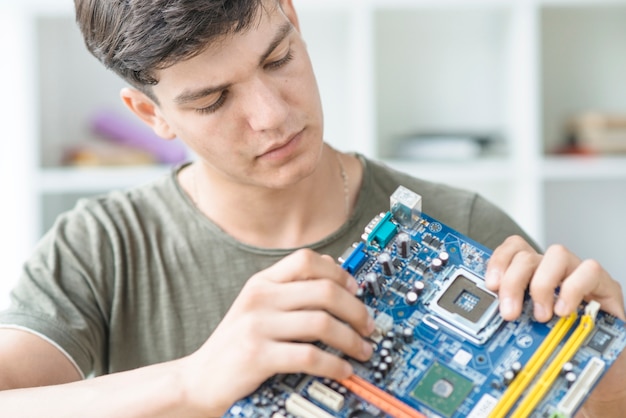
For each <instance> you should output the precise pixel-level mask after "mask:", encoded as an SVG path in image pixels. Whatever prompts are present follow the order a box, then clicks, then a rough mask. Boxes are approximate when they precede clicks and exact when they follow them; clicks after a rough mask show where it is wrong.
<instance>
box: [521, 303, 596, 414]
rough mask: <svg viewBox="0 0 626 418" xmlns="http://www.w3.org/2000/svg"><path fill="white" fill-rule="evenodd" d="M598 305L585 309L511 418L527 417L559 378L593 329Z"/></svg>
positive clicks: (591, 304) (594, 304) (590, 305)
mask: <svg viewBox="0 0 626 418" xmlns="http://www.w3.org/2000/svg"><path fill="white" fill-rule="evenodd" d="M599 308H600V305H599V304H598V303H597V302H595V301H591V302H590V303H589V304H588V305H587V307H586V309H585V315H583V317H582V318H581V319H580V323H579V324H578V327H577V328H576V330H575V331H574V332H573V333H572V335H571V336H570V337H569V339H568V340H567V342H566V343H565V344H564V345H563V348H562V349H561V351H559V353H558V354H557V356H556V358H555V359H554V361H553V362H552V363H550V365H549V366H548V367H547V368H546V370H545V372H543V374H542V375H541V377H540V378H539V380H538V381H537V383H536V384H535V386H533V388H532V390H531V391H530V392H529V393H528V395H526V397H525V398H524V400H523V401H522V402H521V403H520V405H519V406H518V407H517V409H516V410H515V412H514V413H513V415H511V418H520V417H528V416H530V413H531V412H532V410H533V409H534V408H535V406H537V404H538V403H539V402H540V401H541V400H542V399H543V397H544V396H545V394H546V393H547V392H548V391H549V390H550V387H552V383H554V381H555V380H556V378H557V377H558V376H559V373H560V372H561V370H562V369H563V365H564V364H565V363H567V362H568V361H569V360H570V359H571V358H572V357H574V354H576V352H577V351H578V349H579V348H580V346H581V345H583V343H584V342H585V340H586V339H587V337H588V336H589V333H591V331H592V330H593V329H594V327H595V320H596V315H597V313H598V309H599Z"/></svg>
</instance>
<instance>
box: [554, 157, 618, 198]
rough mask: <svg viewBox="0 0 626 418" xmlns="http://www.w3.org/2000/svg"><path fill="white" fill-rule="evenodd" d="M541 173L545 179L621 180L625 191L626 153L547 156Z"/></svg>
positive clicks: (573, 180)
mask: <svg viewBox="0 0 626 418" xmlns="http://www.w3.org/2000/svg"><path fill="white" fill-rule="evenodd" d="M542 175H543V178H544V179H545V181H572V182H575V181H581V180H582V181H586V180H593V181H602V180H611V181H616V180H617V181H623V182H624V189H623V190H624V192H625V193H626V155H625V156H579V157H573V156H567V157H547V158H546V159H545V160H544V162H543V165H542Z"/></svg>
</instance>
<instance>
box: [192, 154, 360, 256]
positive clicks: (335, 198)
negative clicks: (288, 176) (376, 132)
mask: <svg viewBox="0 0 626 418" xmlns="http://www.w3.org/2000/svg"><path fill="white" fill-rule="evenodd" d="M196 164H198V163H196ZM196 164H192V165H190V166H189V167H188V168H187V169H186V170H183V172H181V177H180V181H181V184H183V187H184V188H185V190H186V191H187V192H188V193H189V194H190V196H191V197H192V200H194V201H195V202H196V205H197V206H198V209H199V210H200V211H201V212H203V213H204V214H205V215H206V216H207V217H208V218H210V219H211V220H212V221H213V222H215V223H216V224H217V225H218V226H220V228H222V229H223V230H224V231H225V232H226V233H228V234H229V235H231V236H233V237H234V238H235V239H237V240H239V241H241V242H243V243H245V244H248V245H253V246H257V247H263V248H296V247H301V246H304V245H307V244H312V243H314V242H317V241H319V240H321V239H323V238H325V237H327V236H328V235H330V234H331V233H333V232H335V231H336V230H337V229H339V228H340V227H341V225H343V223H344V222H345V221H346V219H347V218H348V216H349V214H350V211H351V207H352V204H353V202H354V200H355V197H356V193H357V189H358V186H359V185H360V182H361V175H362V173H361V167H360V163H359V162H358V160H357V159H356V158H354V157H353V156H349V155H346V154H338V153H337V152H336V151H335V150H333V149H332V148H330V147H326V148H325V149H324V152H323V155H322V157H321V158H320V161H319V163H318V166H317V168H316V169H315V171H314V172H313V173H312V174H311V175H310V176H308V177H307V178H305V179H303V180H301V181H300V182H298V183H297V184H294V185H293V186H290V187H288V188H285V189H264V188H258V187H257V188H255V187H245V186H241V187H240V188H237V187H229V188H223V189H221V190H215V187H214V185H212V184H211V183H210V182H209V181H208V179H207V178H206V177H201V176H200V175H201V174H202V173H201V172H196V170H198V171H200V169H201V167H200V166H199V165H196ZM199 174H200V175H199ZM206 196H219V199H203V197H206Z"/></svg>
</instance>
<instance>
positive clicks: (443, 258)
mask: <svg viewBox="0 0 626 418" xmlns="http://www.w3.org/2000/svg"><path fill="white" fill-rule="evenodd" d="M438 258H439V259H440V260H441V263H442V264H443V265H444V266H445V265H446V264H448V260H450V254H448V253H447V252H445V251H442V252H441V253H439V257H438Z"/></svg>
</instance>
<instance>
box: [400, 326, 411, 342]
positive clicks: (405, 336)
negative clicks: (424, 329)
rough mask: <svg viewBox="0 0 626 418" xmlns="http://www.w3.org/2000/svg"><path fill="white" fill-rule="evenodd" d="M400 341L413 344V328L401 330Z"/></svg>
mask: <svg viewBox="0 0 626 418" xmlns="http://www.w3.org/2000/svg"><path fill="white" fill-rule="evenodd" d="M402 339H403V340H404V342H405V343H407V344H410V343H412V342H413V328H411V327H406V328H404V329H403V330H402Z"/></svg>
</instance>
